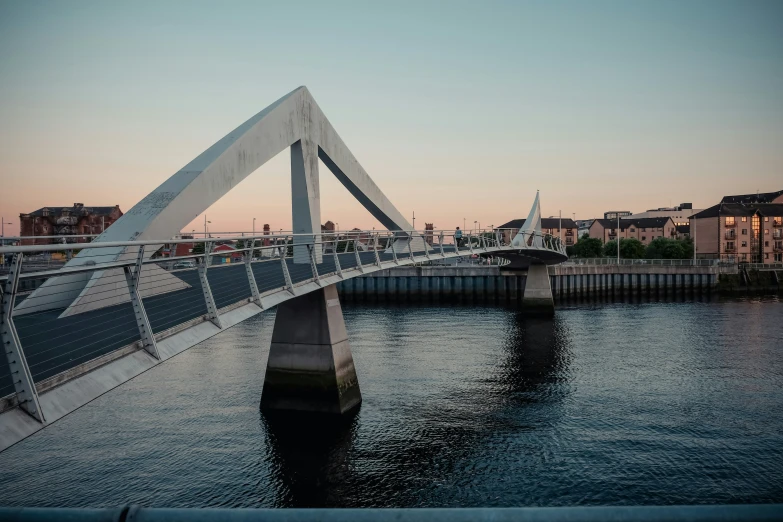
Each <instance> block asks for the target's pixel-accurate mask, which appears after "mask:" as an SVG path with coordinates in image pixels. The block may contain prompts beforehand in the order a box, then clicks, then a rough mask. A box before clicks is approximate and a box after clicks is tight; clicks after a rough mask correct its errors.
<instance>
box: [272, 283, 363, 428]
mask: <svg viewBox="0 0 783 522" xmlns="http://www.w3.org/2000/svg"><path fill="white" fill-rule="evenodd" d="M361 402H362V394H361V392H360V391H359V381H358V379H357V378H356V369H355V368H354V365H353V356H352V355H351V346H350V344H349V343H348V333H347V332H346V330H345V322H344V321H343V312H342V308H341V306H340V300H339V298H338V296H337V288H336V287H335V285H331V286H328V287H326V288H324V289H322V290H318V291H315V292H311V293H309V294H305V295H302V296H299V297H297V298H295V299H291V300H290V301H285V302H283V303H281V304H280V305H278V307H277V316H276V318H275V328H274V331H273V333H272V345H271V348H270V350H269V361H268V363H267V367H266V376H265V377H264V389H263V391H262V393H261V409H262V410H264V411H274V410H285V411H308V412H319V413H335V414H342V413H347V412H348V411H350V410H352V409H354V408H356V407H358V406H359V404H361Z"/></svg>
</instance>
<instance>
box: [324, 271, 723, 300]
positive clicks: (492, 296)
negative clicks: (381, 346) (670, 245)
mask: <svg viewBox="0 0 783 522" xmlns="http://www.w3.org/2000/svg"><path fill="white" fill-rule="evenodd" d="M719 275H720V274H719V269H718V267H716V266H709V267H690V266H655V265H621V266H619V267H618V266H616V265H604V266H586V265H557V266H552V267H549V277H550V281H551V285H552V294H553V297H554V298H555V300H556V301H558V300H567V299H572V298H574V299H576V298H588V297H589V298H599V297H602V298H612V297H624V296H633V295H639V296H650V297H675V296H683V297H685V296H694V295H695V296H698V295H707V294H710V293H714V292H716V291H717V289H718V278H719ZM526 278H527V272H526V271H509V270H504V269H503V268H502V267H500V268H499V267H465V268H462V267H448V268H439V267H426V266H421V267H399V268H391V269H388V270H382V271H379V272H375V273H373V274H369V275H366V276H362V277H355V278H353V279H348V280H346V281H342V282H340V283H338V286H337V287H338V290H339V292H340V295H341V296H342V297H344V298H345V299H347V300H351V299H356V300H367V299H369V300H372V299H383V300H390V301H395V300H397V301H426V300H451V299H456V300H463V301H478V302H497V303H504V302H517V301H520V300H521V299H522V296H523V295H524V290H525V283H526Z"/></svg>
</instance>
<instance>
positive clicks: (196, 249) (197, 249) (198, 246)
mask: <svg viewBox="0 0 783 522" xmlns="http://www.w3.org/2000/svg"><path fill="white" fill-rule="evenodd" d="M193 253H194V254H196V255H199V254H203V253H204V243H195V244H194V245H193Z"/></svg>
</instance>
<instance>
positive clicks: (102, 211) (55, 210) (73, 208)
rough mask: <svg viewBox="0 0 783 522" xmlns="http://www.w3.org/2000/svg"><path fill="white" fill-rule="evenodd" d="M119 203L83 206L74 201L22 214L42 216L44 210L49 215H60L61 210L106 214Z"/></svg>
mask: <svg viewBox="0 0 783 522" xmlns="http://www.w3.org/2000/svg"><path fill="white" fill-rule="evenodd" d="M119 209H120V206H119V205H114V206H113V207H87V206H84V205H83V204H82V203H74V204H73V205H71V206H69V207H62V206H54V207H41V208H39V209H38V210H35V211H33V212H30V213H29V214H24V215H27V216H32V217H43V215H44V211H47V212H48V213H49V214H50V215H55V216H58V215H62V213H63V211H64V210H66V211H68V212H70V213H71V214H72V215H86V214H96V215H98V216H108V215H111V213H112V212H114V211H115V210H119Z"/></svg>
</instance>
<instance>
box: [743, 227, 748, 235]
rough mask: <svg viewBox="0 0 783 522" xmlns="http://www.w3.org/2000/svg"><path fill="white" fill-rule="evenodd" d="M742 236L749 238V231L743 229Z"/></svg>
mask: <svg viewBox="0 0 783 522" xmlns="http://www.w3.org/2000/svg"><path fill="white" fill-rule="evenodd" d="M742 235H743V236H747V235H748V229H747V228H743V229H742Z"/></svg>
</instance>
